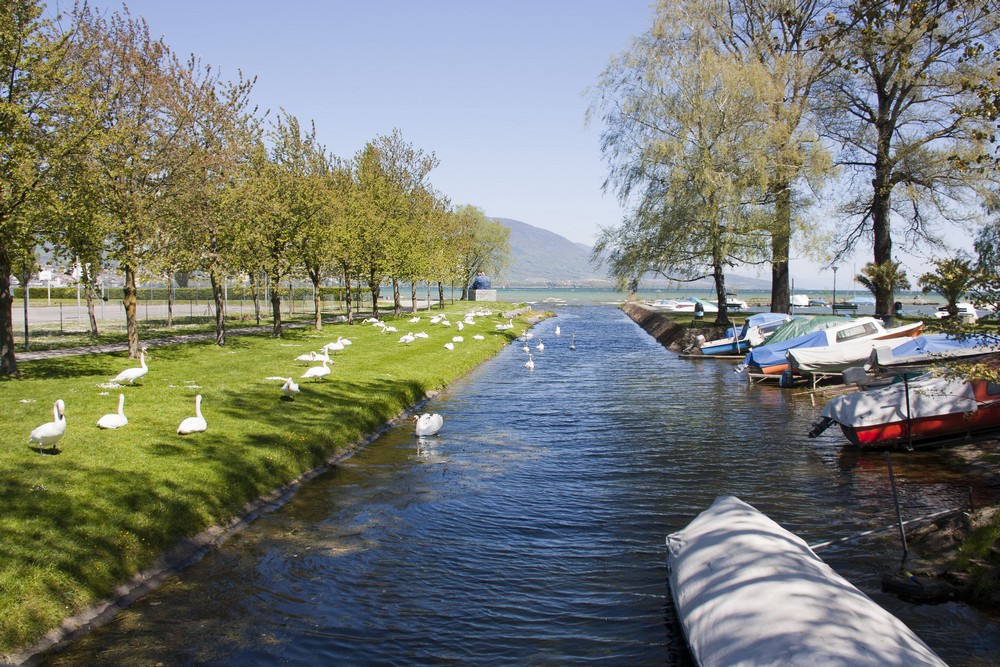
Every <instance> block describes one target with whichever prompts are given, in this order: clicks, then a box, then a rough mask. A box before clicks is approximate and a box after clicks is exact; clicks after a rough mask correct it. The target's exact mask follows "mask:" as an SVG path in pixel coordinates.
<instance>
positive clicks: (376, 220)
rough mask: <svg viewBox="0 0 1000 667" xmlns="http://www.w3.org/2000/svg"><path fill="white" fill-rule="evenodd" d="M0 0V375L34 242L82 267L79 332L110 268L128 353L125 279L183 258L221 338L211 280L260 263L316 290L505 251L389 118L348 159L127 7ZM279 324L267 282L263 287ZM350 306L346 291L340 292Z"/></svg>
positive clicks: (430, 273)
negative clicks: (14, 289)
mask: <svg viewBox="0 0 1000 667" xmlns="http://www.w3.org/2000/svg"><path fill="white" fill-rule="evenodd" d="M3 6H4V10H3V12H0V97H2V100H0V141H2V145H0V179H2V186H0V374H3V375H11V374H16V373H17V365H16V359H15V354H14V338H13V326H12V316H11V315H12V297H11V289H10V287H11V285H10V283H11V280H10V276H11V274H12V273H15V272H16V273H18V275H22V276H24V278H25V279H27V277H28V275H30V273H31V272H32V271H33V266H34V254H35V250H36V248H37V247H38V246H39V245H40V244H43V243H44V244H48V245H51V246H52V247H54V248H55V249H56V250H57V252H59V253H60V254H61V255H62V256H64V257H66V258H67V259H69V260H71V261H75V262H78V263H79V266H80V267H81V268H82V269H83V275H82V281H83V283H84V285H85V287H86V294H87V300H88V306H89V308H90V312H91V329H92V332H93V333H94V334H95V335H96V333H97V322H96V319H95V317H94V314H93V312H94V311H93V295H94V288H95V285H96V279H97V275H98V274H99V273H100V272H101V271H102V270H103V269H104V268H106V267H108V266H114V267H116V270H118V271H120V272H121V273H122V274H124V278H125V287H124V306H125V312H126V319H127V325H126V326H127V332H128V341H129V351H130V354H131V355H133V356H138V353H139V349H140V343H139V338H138V330H137V319H136V302H137V289H136V285H137V276H138V274H139V272H140V270H143V271H146V272H152V273H154V274H158V275H162V276H165V277H166V278H167V280H168V284H172V281H171V280H170V278H171V277H172V276H173V274H174V273H175V272H182V271H185V272H187V271H195V270H197V271H201V272H203V273H204V274H206V275H207V276H208V277H209V280H210V281H211V285H212V288H213V294H214V297H215V305H216V307H215V313H216V339H217V342H218V343H219V344H220V345H221V344H224V343H225V308H224V303H225V301H224V295H223V290H224V285H225V281H226V280H227V277H229V276H246V277H248V278H249V280H250V282H251V286H252V288H253V293H254V295H255V304H256V305H258V312H259V303H258V299H257V297H256V295H258V294H260V291H261V290H260V289H259V288H260V286H261V282H262V279H263V277H264V276H266V277H267V279H269V280H270V281H271V283H272V284H274V285H277V284H279V283H281V281H282V280H284V279H287V278H290V277H292V276H295V277H300V278H308V280H309V281H311V282H312V284H313V286H314V287H315V288H316V289H315V290H314V292H315V293H316V294H317V299H316V309H315V313H316V315H315V317H316V320H315V324H316V327H317V328H319V327H321V326H322V322H321V319H320V304H319V297H318V295H319V289H318V287H319V285H320V284H321V282H322V281H324V280H325V279H328V278H331V277H335V278H337V279H338V280H339V281H342V284H343V285H344V286H345V287H346V288H347V289H346V290H345V293H346V294H348V295H349V294H350V293H351V289H350V288H351V286H352V285H360V284H365V285H367V287H368V288H369V289H370V290H371V291H372V295H373V298H372V300H373V303H374V304H376V307H377V304H378V298H377V296H378V292H379V290H380V288H381V286H382V285H383V284H386V283H388V282H391V284H392V285H393V287H394V295H395V299H394V300H395V309H396V310H397V312H398V311H399V310H400V308H401V306H400V294H399V285H400V283H401V282H402V283H409V284H411V285H413V286H414V287H413V290H414V294H413V295H412V297H413V301H414V302H415V301H416V294H415V290H416V287H415V285H416V284H417V283H418V282H419V281H428V282H429V283H430V282H437V283H438V295H439V299H440V300H441V301H442V302H443V300H444V290H443V284H444V283H446V282H450V283H458V284H461V285H463V286H464V285H468V283H469V280H470V279H471V277H472V276H473V275H475V273H476V272H477V271H478V270H480V269H485V270H488V271H492V272H497V271H500V270H502V269H503V267H504V265H505V263H506V262H507V261H508V256H509V245H508V230H507V229H506V227H504V226H503V225H501V224H500V223H499V222H495V221H491V220H489V219H488V218H486V216H485V214H484V213H483V212H482V211H481V210H479V209H477V208H475V207H472V206H463V207H455V206H452V205H451V204H450V202H449V201H448V199H447V198H446V197H445V196H444V195H442V194H441V193H439V192H437V191H435V189H434V188H433V186H432V184H431V182H430V179H429V174H430V173H431V171H432V170H433V169H434V168H435V167H436V166H437V165H438V160H437V158H436V157H435V155H434V154H433V153H426V152H424V151H423V150H420V149H417V148H415V147H413V146H412V145H411V144H409V143H407V142H406V141H404V139H403V137H402V135H401V133H400V132H399V131H398V130H396V131H394V132H393V133H392V134H390V135H387V136H380V137H377V138H375V139H373V140H372V141H370V142H369V143H368V144H367V145H366V146H365V147H364V148H363V149H362V150H360V151H358V153H357V154H356V155H354V156H353V157H351V158H349V159H345V158H340V157H337V156H335V155H334V154H332V153H331V152H330V151H328V150H327V149H326V147H324V146H323V145H322V144H321V143H320V141H319V138H318V135H317V132H316V128H315V127H314V126H311V125H310V126H303V124H301V123H300V122H299V120H298V119H297V118H296V117H295V116H294V115H292V114H289V113H287V112H285V111H281V112H279V113H277V114H275V115H273V116H271V114H269V113H266V112H260V111H259V110H258V109H257V108H255V107H253V106H252V104H251V97H250V96H251V91H252V88H253V85H254V80H253V79H245V78H243V75H242V74H240V76H239V78H238V79H237V80H236V81H227V80H224V79H223V78H222V77H221V76H220V75H219V74H217V73H216V72H215V71H214V70H213V68H212V67H210V66H208V65H205V64H203V63H202V62H200V61H199V60H198V59H196V58H193V57H192V58H191V59H189V60H187V61H183V60H181V59H179V58H178V57H177V56H176V54H174V53H173V51H172V50H171V49H170V48H169V46H168V45H167V43H166V42H165V41H164V40H163V38H154V37H152V36H151V35H150V32H149V29H148V26H147V25H146V23H145V21H143V20H142V19H137V18H135V17H133V16H131V15H130V14H129V12H128V10H127V9H125V10H123V12H121V13H114V14H110V15H102V14H99V13H96V12H94V11H93V10H91V9H90V8H89V7H88V6H87V5H86V4H82V5H78V6H76V7H75V8H74V10H73V11H72V12H71V13H70V14H68V15H65V16H55V17H51V18H48V17H47V15H46V14H45V8H44V6H43V5H42V3H41V2H40V0H11V1H9V2H4V3H3ZM270 300H271V310H272V315H273V332H274V335H275V336H280V335H281V308H280V306H281V291H280V290H278V289H273V290H270ZM347 308H348V317H349V318H351V317H352V309H351V301H350V297H348V301H347Z"/></svg>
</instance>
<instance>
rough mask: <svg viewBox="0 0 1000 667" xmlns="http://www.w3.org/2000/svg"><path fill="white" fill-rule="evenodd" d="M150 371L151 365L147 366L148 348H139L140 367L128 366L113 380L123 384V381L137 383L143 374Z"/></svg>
mask: <svg viewBox="0 0 1000 667" xmlns="http://www.w3.org/2000/svg"><path fill="white" fill-rule="evenodd" d="M148 372H149V367H148V366H146V348H142V349H141V350H139V366H138V368H126V369H125V370H123V371H122V372H121V373H119V374H118V375H116V376H115V377H114V379H112V380H111V381H112V382H115V383H118V384H121V383H122V382H128V383H129V384H135V381H136V380H138V379H139V378H141V377H142V376H143V375H145V374H146V373H148Z"/></svg>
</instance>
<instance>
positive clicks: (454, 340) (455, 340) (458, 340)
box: [451, 336, 465, 343]
mask: <svg viewBox="0 0 1000 667" xmlns="http://www.w3.org/2000/svg"><path fill="white" fill-rule="evenodd" d="M451 342H452V343H464V342H465V338H464V337H463V336H452V337H451Z"/></svg>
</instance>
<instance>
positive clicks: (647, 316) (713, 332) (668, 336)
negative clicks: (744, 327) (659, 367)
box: [622, 301, 726, 353]
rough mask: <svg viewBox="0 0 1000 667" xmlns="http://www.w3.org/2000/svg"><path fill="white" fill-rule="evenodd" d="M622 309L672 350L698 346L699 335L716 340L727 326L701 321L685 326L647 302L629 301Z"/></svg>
mask: <svg viewBox="0 0 1000 667" xmlns="http://www.w3.org/2000/svg"><path fill="white" fill-rule="evenodd" d="M622 311H624V313H625V314H626V315H628V316H629V317H630V318H631V319H632V321H633V322H635V323H636V324H638V325H639V326H640V327H641V328H642V329H643V330H644V331H645V332H646V333H648V334H649V335H650V336H652V337H653V338H655V339H656V341H657V342H658V343H660V345H662V346H663V347H665V348H667V349H668V350H671V351H672V352H678V353H680V352H683V351H685V350H687V349H689V348H692V347H696V339H697V337H698V336H699V335H702V336H704V337H705V339H706V340H715V339H716V338H721V337H722V336H724V335H725V333H726V332H725V329H726V328H725V327H722V326H718V325H714V324H711V323H708V322H703V323H702V322H700V323H699V326H697V327H691V326H685V325H684V324H682V323H680V322H679V321H678V320H677V319H675V318H672V317H669V316H668V315H666V314H664V313H660V312H658V311H656V310H655V309H653V308H651V307H649V306H647V305H646V304H643V303H639V302H638V301H628V302H626V303H625V304H623V305H622Z"/></svg>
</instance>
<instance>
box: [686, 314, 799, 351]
mask: <svg viewBox="0 0 1000 667" xmlns="http://www.w3.org/2000/svg"><path fill="white" fill-rule="evenodd" d="M791 320H792V316H791V315H788V314H786V313H757V314H755V315H751V316H750V317H748V318H747V319H746V321H745V322H743V327H742V328H741V329H740V330H739V331H738V332H737V331H736V330H735V328H734V327H730V328H729V329H728V330H727V331H726V335H725V337H723V338H718V339H716V340H710V341H704V342H702V343H700V344H699V346H698V349H700V350H701V353H702V354H704V355H708V356H719V355H737V354H744V353H746V352H747V350H749V349H750V348H752V347H754V346H756V345H760V344H761V343H763V342H764V341H765V340H767V338H768V336H770V335H771V334H773V333H774V332H775V331H777V330H778V329H780V328H781V327H782V326H784V325H785V324H787V323H788V322H790V321H791Z"/></svg>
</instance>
